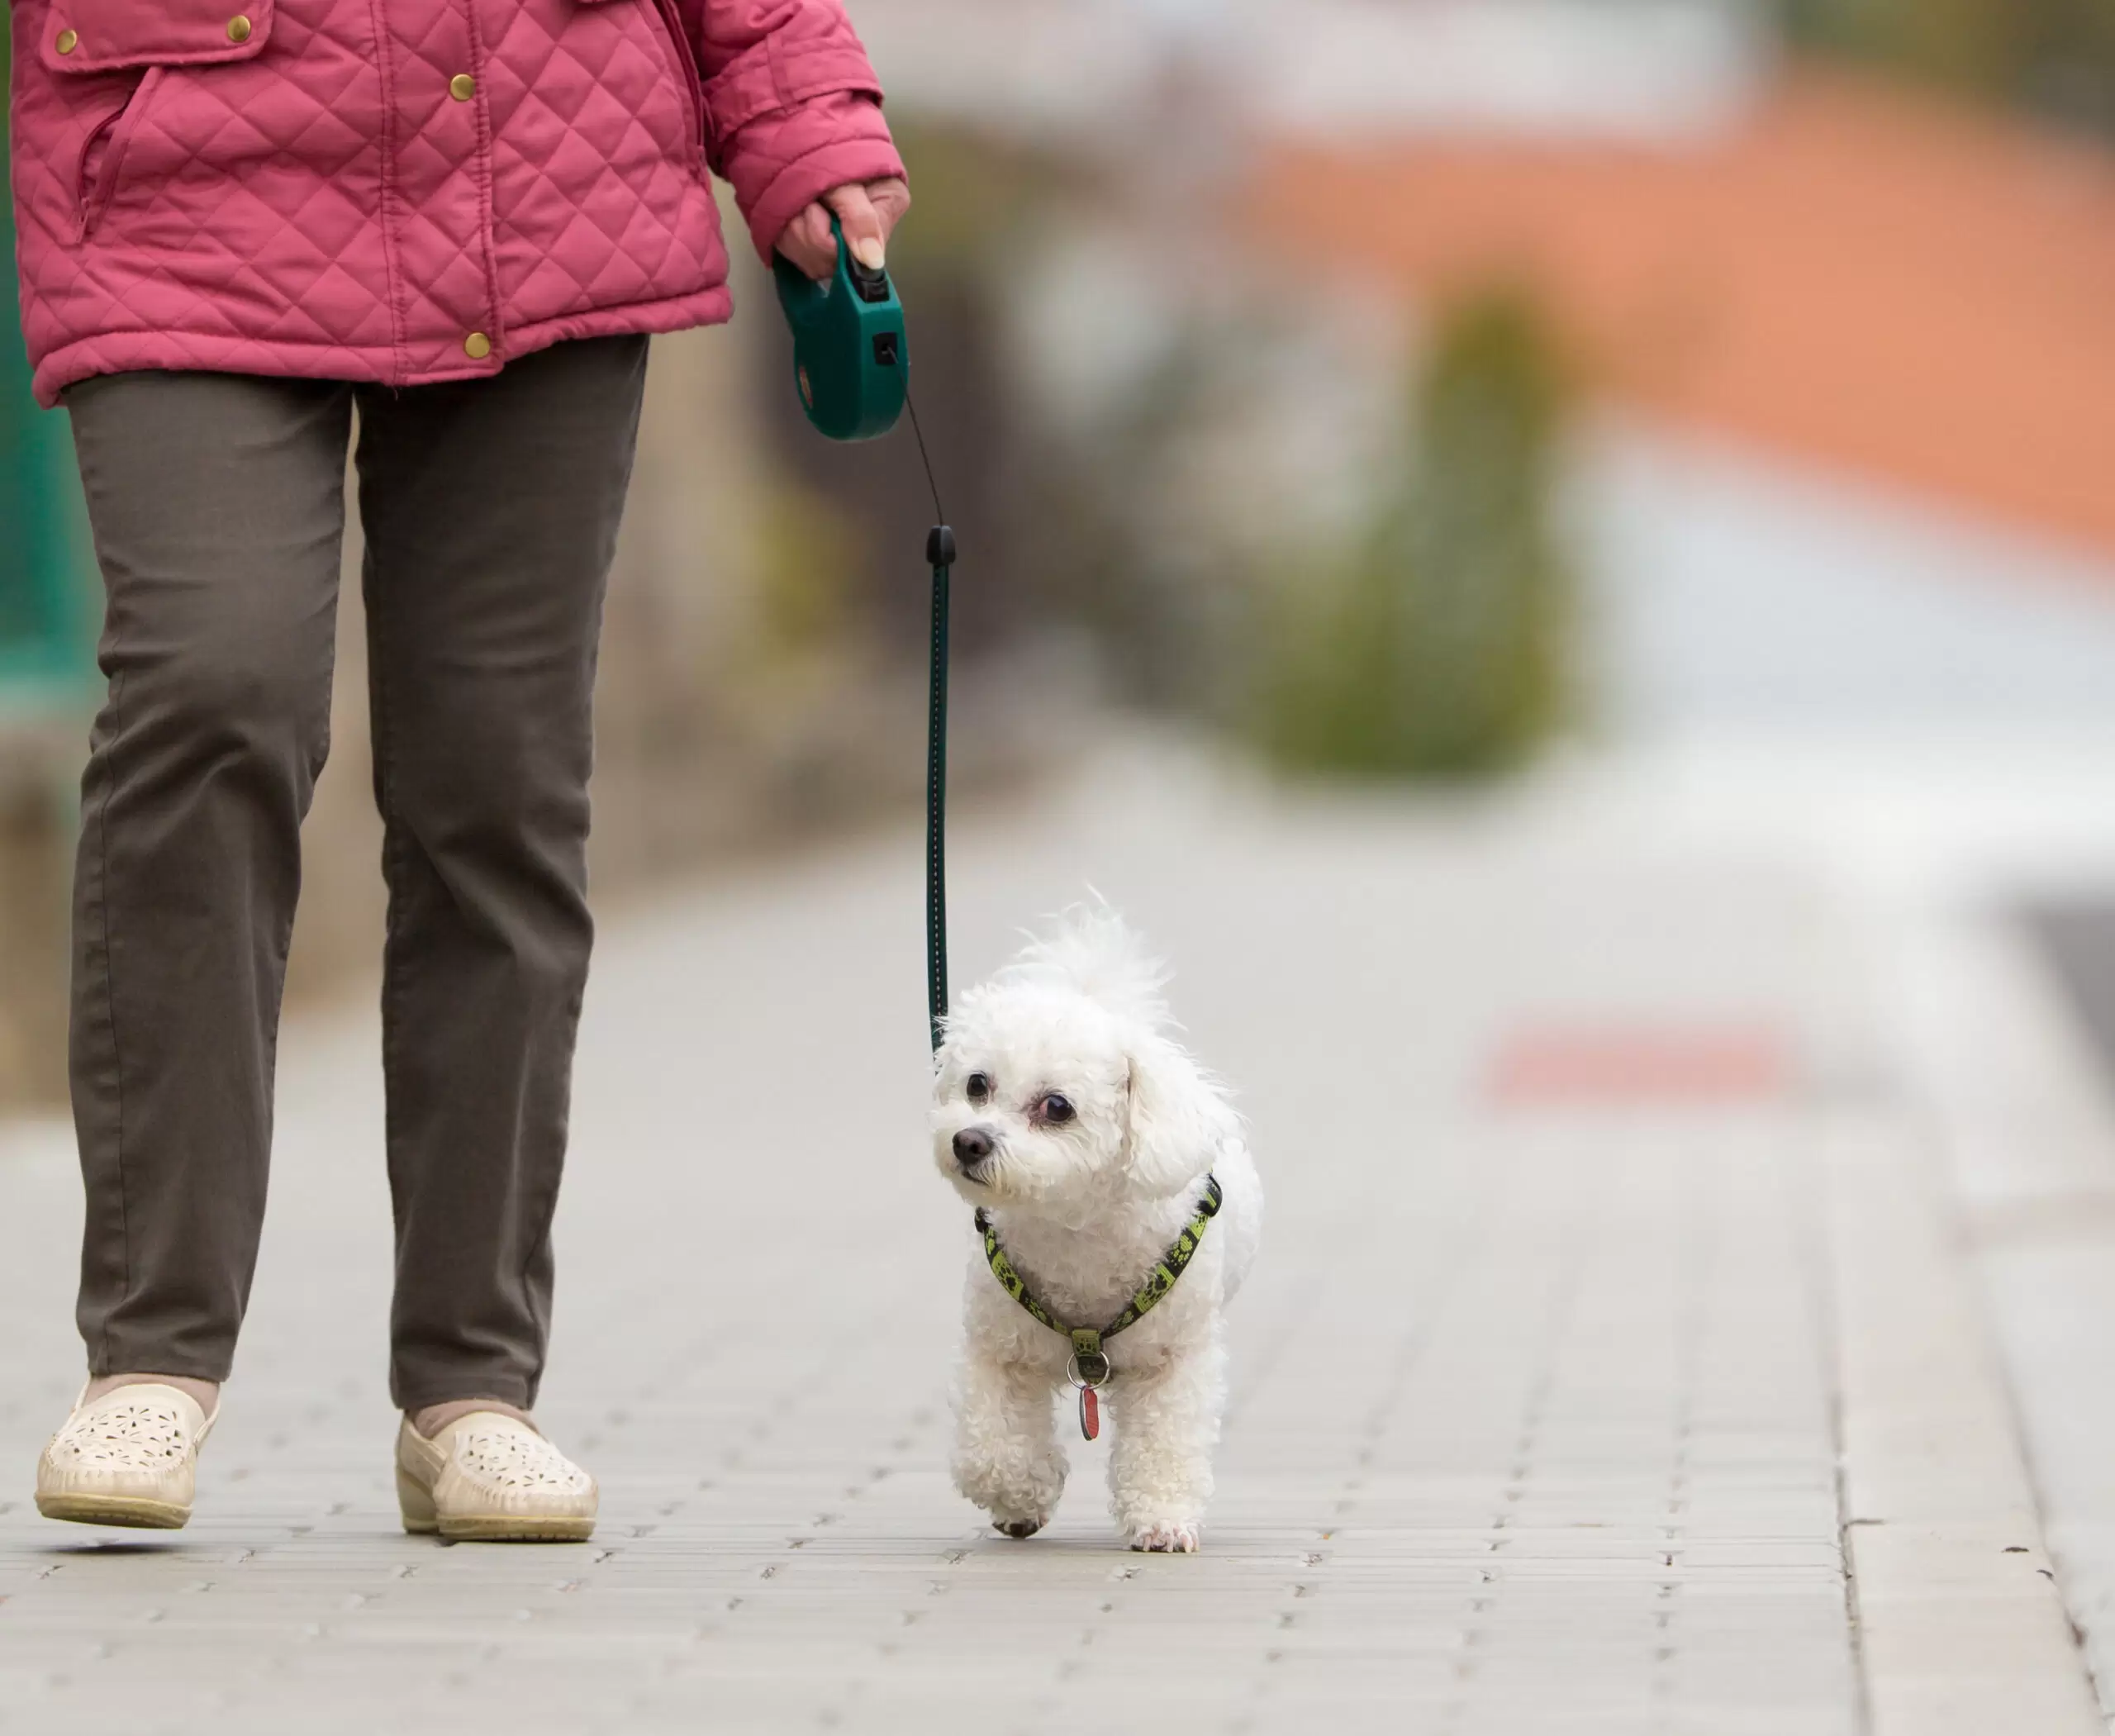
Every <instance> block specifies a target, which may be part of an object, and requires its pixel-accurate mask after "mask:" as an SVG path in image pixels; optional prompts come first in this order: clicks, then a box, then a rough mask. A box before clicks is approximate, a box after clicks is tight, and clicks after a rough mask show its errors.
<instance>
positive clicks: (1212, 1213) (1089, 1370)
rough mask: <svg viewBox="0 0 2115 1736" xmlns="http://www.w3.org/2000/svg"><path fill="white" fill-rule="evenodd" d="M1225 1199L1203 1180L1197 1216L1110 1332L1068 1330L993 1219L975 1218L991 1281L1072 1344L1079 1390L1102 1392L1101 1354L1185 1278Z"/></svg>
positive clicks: (984, 1214)
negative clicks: (1010, 1253) (1011, 1255)
mask: <svg viewBox="0 0 2115 1736" xmlns="http://www.w3.org/2000/svg"><path fill="white" fill-rule="evenodd" d="M1223 1199H1224V1195H1223V1194H1222V1193H1221V1192H1220V1191H1219V1178H1218V1177H1216V1176H1209V1175H1208V1176H1206V1177H1205V1191H1204V1193H1203V1195H1202V1196H1201V1197H1200V1199H1199V1200H1198V1201H1197V1212H1196V1215H1195V1217H1193V1218H1191V1220H1190V1221H1189V1222H1188V1223H1187V1224H1186V1225H1184V1226H1183V1229H1182V1234H1181V1235H1179V1236H1177V1237H1176V1239H1174V1240H1173V1241H1172V1242H1171V1243H1170V1244H1168V1246H1167V1251H1166V1252H1165V1253H1162V1255H1161V1257H1160V1263H1159V1264H1157V1266H1155V1267H1154V1268H1153V1270H1152V1271H1151V1272H1148V1273H1147V1274H1146V1277H1145V1281H1144V1282H1143V1283H1141V1284H1140V1285H1139V1286H1138V1288H1137V1289H1136V1290H1135V1291H1133V1292H1132V1295H1131V1300H1130V1301H1129V1302H1128V1303H1126V1304H1125V1305H1124V1311H1123V1312H1122V1313H1121V1314H1119V1315H1117V1316H1116V1318H1115V1320H1111V1321H1110V1323H1109V1324H1108V1325H1106V1326H1101V1327H1094V1326H1068V1325H1066V1324H1065V1323H1064V1322H1063V1321H1062V1320H1059V1319H1058V1316H1057V1315H1054V1314H1053V1313H1052V1312H1051V1311H1050V1310H1049V1309H1048V1307H1046V1306H1044V1305H1043V1301H1042V1300H1041V1299H1040V1298H1039V1297H1038V1296H1037V1295H1036V1294H1035V1292H1034V1291H1032V1290H1030V1289H1029V1287H1028V1280H1027V1279H1025V1278H1024V1277H1022V1276H1021V1275H1020V1272H1019V1270H1018V1268H1015V1265H1014V1263H1013V1262H1012V1261H1011V1260H1010V1259H1008V1258H1006V1250H1005V1248H1002V1247H1000V1245H999V1232H998V1231H997V1230H996V1229H993V1228H992V1227H991V1213H990V1212H988V1211H986V1210H984V1209H983V1207H981V1206H979V1207H978V1208H977V1233H978V1234H980V1235H981V1236H982V1237H983V1238H984V1258H985V1262H986V1264H988V1265H989V1266H990V1267H991V1276H992V1277H995V1278H996V1279H997V1280H998V1281H999V1287H1000V1289H1001V1290H1003V1291H1005V1292H1006V1294H1007V1295H1008V1296H1011V1297H1012V1298H1013V1299H1014V1300H1015V1301H1017V1302H1019V1304H1020V1305H1021V1306H1022V1307H1023V1308H1024V1309H1026V1310H1028V1311H1029V1314H1030V1315H1033V1316H1034V1318H1035V1319H1036V1320H1038V1321H1040V1322H1041V1323H1042V1324H1043V1325H1045V1326H1048V1328H1049V1329H1051V1330H1052V1331H1053V1332H1054V1333H1057V1334H1058V1335H1059V1336H1060V1337H1062V1338H1068V1339H1071V1340H1072V1366H1073V1367H1074V1369H1075V1370H1076V1371H1077V1378H1078V1380H1079V1382H1080V1384H1081V1386H1100V1384H1101V1383H1102V1382H1104V1381H1105V1380H1107V1379H1108V1378H1109V1377H1110V1366H1109V1355H1108V1353H1107V1351H1106V1350H1105V1348H1103V1346H1104V1345H1105V1343H1106V1341H1107V1340H1109V1339H1113V1338H1115V1336H1116V1334H1118V1333H1119V1332H1121V1331H1123V1330H1124V1328H1126V1327H1127V1326H1134V1325H1137V1324H1138V1320H1140V1318H1141V1317H1142V1316H1143V1315H1148V1314H1150V1313H1151V1312H1152V1311H1153V1309H1154V1308H1155V1307H1156V1306H1157V1305H1158V1304H1159V1302H1160V1301H1161V1299H1162V1297H1163V1296H1166V1295H1167V1293H1168V1291H1171V1290H1172V1289H1174V1288H1175V1281H1176V1279H1177V1278H1179V1277H1181V1276H1182V1274H1183V1272H1185V1270H1186V1269H1187V1268H1188V1267H1189V1264H1190V1263H1191V1261H1192V1260H1194V1259H1195V1258H1197V1250H1198V1248H1200V1247H1201V1246H1203V1245H1204V1240H1205V1226H1206V1225H1209V1224H1210V1222H1211V1221H1212V1220H1213V1219H1214V1218H1215V1217H1217V1216H1218V1215H1219V1205H1220V1202H1221V1201H1222V1200H1223Z"/></svg>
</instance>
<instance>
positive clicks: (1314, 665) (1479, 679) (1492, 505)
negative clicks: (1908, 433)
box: [1256, 289, 1575, 779]
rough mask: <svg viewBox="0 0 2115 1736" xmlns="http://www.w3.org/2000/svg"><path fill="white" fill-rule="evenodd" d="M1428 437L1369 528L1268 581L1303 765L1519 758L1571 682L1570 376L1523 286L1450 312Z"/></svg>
mask: <svg viewBox="0 0 2115 1736" xmlns="http://www.w3.org/2000/svg"><path fill="white" fill-rule="evenodd" d="M1411 390H1412V393H1413V404H1412V426H1413V440H1412V450H1411V451H1410V452H1409V454H1406V457H1405V460H1404V463H1403V464H1401V465H1400V467H1399V470H1398V475H1397V478H1396V480H1395V483H1394V485H1393V486H1392V487H1391V488H1389V489H1388V490H1386V491H1385V494H1384V497H1383V498H1382V499H1381V502H1379V504H1378V507H1377V508H1376V511H1375V513H1374V515H1373V518H1372V521H1371V524H1370V526H1369V527H1368V528H1367V529H1366V531H1365V533H1364V534H1363V535H1362V536H1359V537H1357V538H1356V539H1354V540H1353V545H1352V547H1350V548H1349V549H1345V550H1343V551H1341V552H1340V553H1338V554H1336V555H1334V556H1330V555H1328V554H1324V556H1322V557H1321V558H1320V559H1319V560H1313V561H1304V562H1302V563H1300V564H1299V565H1298V566H1297V567H1296V568H1294V569H1292V570H1290V571H1288V572H1287V573H1285V574H1283V575H1282V576H1281V578H1280V580H1279V582H1278V583H1276V584H1275V585H1274V586H1273V587H1271V588H1270V590H1269V592H1267V597H1266V601H1265V602H1264V604H1263V607H1262V615H1261V617H1260V624H1261V625H1262V629H1263V630H1262V634H1261V635H1259V644H1258V652H1259V656H1258V670H1259V680H1258V683H1257V706H1256V720H1257V726H1258V728H1259V730H1260V733H1261V735H1262V740H1263V744H1264V746H1265V748H1266V749H1267V751H1268V753H1269V754H1271V757H1272V758H1273V759H1275V760H1276V762H1277V763H1279V764H1281V765H1282V766H1284V767H1286V768H1290V769H1295V770H1303V771H1319V772H1333V773H1352V774H1355V775H1361V776H1367V777H1419V778H1461V779H1467V778H1483V777H1488V776H1490V775H1492V774H1495V773H1500V772H1503V771H1505V770H1507V769H1509V768H1512V767H1514V766H1516V765H1518V764H1519V763H1521V762H1522V761H1523V759H1526V758H1527V757H1528V755H1529V754H1531V753H1532V752H1533V749H1535V748H1536V747H1537V746H1538V744H1540V743H1542V741H1543V740H1545V739H1546V738H1547V736H1548V735H1550V734H1551V732H1552V730H1554V729H1555V728H1556V727H1557V725H1559V724H1560V723H1561V721H1563V719H1564V716H1565V715H1566V711H1567V708H1568V705H1569V702H1570V699H1571V692H1572V689H1573V684H1574V683H1573V671H1572V660H1573V646H1574V639H1575V634H1574V612H1575V600H1574V586H1573V580H1572V575H1571V572H1570V570H1569V569H1568V567H1567V565H1566V560H1565V558H1564V556H1563V554H1562V553H1561V546H1560V542H1559V538H1558V535H1557V529H1556V526H1555V525H1554V523H1553V520H1554V516H1555V513H1554V504H1553V497H1554V494H1555V491H1556V488H1557V464H1558V448H1559V443H1560V438H1561V433H1562V430H1563V427H1564V425H1565V421H1566V403H1567V392H1566V385H1565V378H1564V371H1563V369H1562V368H1561V365H1560V363H1559V360H1558V358H1557V350H1556V346H1555V344H1554V342H1553V340H1552V338H1551V336H1550V335H1549V334H1548V331H1547V328H1546V326H1545V324H1544V321H1543V319H1542V316H1541V315H1540V313H1539V312H1538V310H1537V309H1536V307H1535V306H1534V304H1533V302H1531V301H1530V300H1529V299H1528V297H1526V296H1524V295H1523V294H1521V293H1516V292H1514V291H1512V290H1509V289H1494V290H1490V291H1486V292H1484V293H1480V294H1477V295H1476V296H1473V297H1471V298H1469V299H1468V300H1466V302H1462V303H1461V304H1460V305H1459V306H1457V307H1455V308H1454V309H1453V310H1452V312H1451V313H1449V314H1447V315H1446V316H1444V317H1443V318H1442V320H1441V321H1440V323H1439V326H1438V329H1437V331H1436V332H1435V334H1434V336H1433V343H1432V345H1431V347H1430V348H1429V350H1428V352H1427V354H1426V358H1425V360H1424V363H1423V366H1422V368H1421V369H1419V371H1418V373H1417V374H1416V377H1415V378H1414V381H1413V383H1412V386H1411Z"/></svg>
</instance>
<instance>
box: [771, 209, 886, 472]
mask: <svg viewBox="0 0 2115 1736" xmlns="http://www.w3.org/2000/svg"><path fill="white" fill-rule="evenodd" d="M829 232H830V234H831V235H832V236H834V238H835V240H836V241H837V266H836V269H834V271H832V272H831V273H830V275H829V281H828V282H827V283H817V282H816V281H815V279H814V278H811V277H810V276H809V275H808V274H807V273H806V272H805V271H803V270H801V268H800V267H799V266H798V265H796V264H794V263H793V262H792V261H791V259H787V257H786V255H785V254H775V255H773V257H772V262H771V269H772V276H773V277H774V278H776V279H777V283H778V305H779V306H780V307H782V308H784V309H785V310H786V322H787V324H788V325H789V326H791V327H792V328H793V383H794V386H795V388H796V389H797V390H798V391H799V392H800V394H801V408H802V409H804V410H806V411H807V412H808V420H809V421H811V422H813V423H814V424H815V426H816V428H817V429H819V430H820V431H821V432H823V433H824V434H826V435H829V438H830V439H832V440H872V439H873V438H874V437H875V436H876V435H882V434H886V433H887V432H888V431H889V430H890V429H891V428H893V427H895V426H896V418H897V417H898V416H901V415H902V414H903V401H904V397H905V390H906V388H907V386H908V383H909V381H910V337H909V335H908V334H906V333H905V331H904V329H903V303H902V302H901V300H899V299H898V298H897V296H896V285H895V284H894V283H891V282H890V281H889V274H888V273H886V271H872V270H869V269H867V267H866V266H864V265H862V264H860V263H859V262H858V260H857V259H853V256H852V250H851V249H850V248H849V247H848V246H846V245H845V243H844V224H843V223H841V222H840V221H838V219H837V218H835V217H832V218H831V219H830V223H829Z"/></svg>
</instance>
